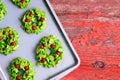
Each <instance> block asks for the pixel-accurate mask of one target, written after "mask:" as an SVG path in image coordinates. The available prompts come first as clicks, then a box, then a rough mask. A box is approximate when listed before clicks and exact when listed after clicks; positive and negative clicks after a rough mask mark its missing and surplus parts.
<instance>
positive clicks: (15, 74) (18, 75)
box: [8, 57, 36, 80]
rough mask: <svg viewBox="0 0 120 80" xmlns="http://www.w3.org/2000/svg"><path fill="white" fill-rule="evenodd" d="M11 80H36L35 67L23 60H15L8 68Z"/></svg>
mask: <svg viewBox="0 0 120 80" xmlns="http://www.w3.org/2000/svg"><path fill="white" fill-rule="evenodd" d="M8 72H9V75H10V80H34V75H35V73H36V71H35V69H34V65H33V64H32V63H31V62H30V61H28V60H25V59H23V58H20V57H18V58H16V59H14V60H13V61H12V62H11V63H10V65H9V66H8Z"/></svg>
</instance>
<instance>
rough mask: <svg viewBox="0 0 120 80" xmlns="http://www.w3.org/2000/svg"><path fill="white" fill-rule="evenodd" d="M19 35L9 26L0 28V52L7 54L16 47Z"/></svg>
mask: <svg viewBox="0 0 120 80" xmlns="http://www.w3.org/2000/svg"><path fill="white" fill-rule="evenodd" d="M18 42H19V35H18V32H17V31H15V30H14V29H13V28H11V27H7V28H3V29H0V53H3V54H4V55H8V54H10V53H12V52H14V51H16V50H17V49H18V46H19V45H18Z"/></svg>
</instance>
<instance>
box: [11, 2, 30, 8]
mask: <svg viewBox="0 0 120 80" xmlns="http://www.w3.org/2000/svg"><path fill="white" fill-rule="evenodd" d="M30 2H31V0H12V3H13V4H14V5H16V6H18V7H19V8H22V9H24V8H26V7H28V5H29V4H30Z"/></svg>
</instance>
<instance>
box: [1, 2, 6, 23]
mask: <svg viewBox="0 0 120 80" xmlns="http://www.w3.org/2000/svg"><path fill="white" fill-rule="evenodd" d="M6 14H7V9H6V7H5V5H4V4H3V3H2V2H1V0H0V21H1V20H2V19H3V18H4V17H5V15H6Z"/></svg>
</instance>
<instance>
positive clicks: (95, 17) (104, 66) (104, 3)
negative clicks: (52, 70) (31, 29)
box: [50, 0, 120, 80]
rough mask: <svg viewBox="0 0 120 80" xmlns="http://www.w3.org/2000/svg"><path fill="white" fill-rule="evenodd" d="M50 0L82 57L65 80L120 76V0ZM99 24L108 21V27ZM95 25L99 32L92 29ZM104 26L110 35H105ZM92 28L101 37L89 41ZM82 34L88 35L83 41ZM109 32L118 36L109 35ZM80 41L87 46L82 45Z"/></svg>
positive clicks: (111, 79)
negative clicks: (98, 39)
mask: <svg viewBox="0 0 120 80" xmlns="http://www.w3.org/2000/svg"><path fill="white" fill-rule="evenodd" d="M50 2H51V3H52V6H53V8H54V9H55V11H56V13H57V15H58V17H59V19H60V21H61V23H62V24H63V27H64V29H65V31H66V32H67V34H68V36H69V37H70V39H71V41H72V43H73V45H74V47H75V49H76V51H77V52H78V55H79V57H80V58H81V65H80V66H79V68H78V69H76V70H75V71H73V72H72V73H70V74H69V75H67V76H66V77H65V78H63V79H62V80H120V46H119V40H120V37H119V36H118V35H119V34H120V33H119V32H120V28H119V27H120V0H50ZM99 21H102V23H100V22H99ZM96 23H97V24H96ZM109 23H111V24H109ZM106 24H107V25H106ZM100 25H105V26H104V27H106V28H103V30H102V29H101V30H100V29H99V27H101V26H100ZM93 26H95V27H94V29H95V30H98V32H97V33H96V32H95V31H94V30H93V32H92V29H91V27H93ZM109 26H110V27H109ZM97 27H98V28H97ZM107 28H108V29H107ZM109 28H110V29H109ZM104 29H105V30H106V33H107V36H105V35H103V34H104V33H105V31H104ZM90 32H92V33H91V35H92V37H96V36H98V35H99V37H100V38H101V41H98V43H95V44H94V43H93V42H92V43H90V42H89V41H90V40H89V37H91V35H89V36H88V35H84V34H87V33H90ZM112 32H113V33H114V34H113V33H112ZM100 34H101V35H100ZM115 34H116V35H115ZM83 35H84V36H86V37H85V40H84V39H83V40H82V41H81V36H83ZM110 35H112V36H114V35H115V36H114V37H111V38H110ZM106 37H109V39H108V38H107V39H106ZM90 39H91V38H90ZM93 39H95V38H93ZM85 41H86V42H85ZM96 41H97V40H96ZM110 41H111V42H110ZM81 44H82V46H83V47H85V48H86V50H84V49H83V48H81ZM93 44H94V45H93ZM96 45H97V46H96ZM111 45H112V46H111Z"/></svg>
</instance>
